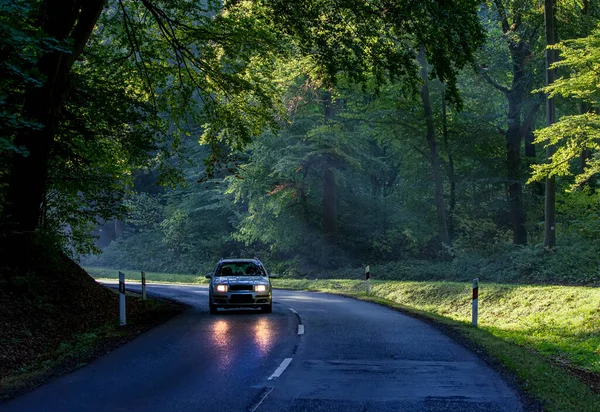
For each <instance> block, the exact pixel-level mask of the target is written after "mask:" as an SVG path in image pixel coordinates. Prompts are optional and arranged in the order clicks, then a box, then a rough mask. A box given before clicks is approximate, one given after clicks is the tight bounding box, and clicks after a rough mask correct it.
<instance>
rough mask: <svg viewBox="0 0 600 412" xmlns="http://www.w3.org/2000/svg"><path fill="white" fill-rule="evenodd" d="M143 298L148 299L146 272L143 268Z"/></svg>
mask: <svg viewBox="0 0 600 412" xmlns="http://www.w3.org/2000/svg"><path fill="white" fill-rule="evenodd" d="M142 300H146V272H144V271H143V270H142Z"/></svg>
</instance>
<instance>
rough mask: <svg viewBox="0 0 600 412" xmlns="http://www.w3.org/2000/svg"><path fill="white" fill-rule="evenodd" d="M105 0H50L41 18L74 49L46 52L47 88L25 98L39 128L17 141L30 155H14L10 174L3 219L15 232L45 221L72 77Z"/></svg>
mask: <svg viewBox="0 0 600 412" xmlns="http://www.w3.org/2000/svg"><path fill="white" fill-rule="evenodd" d="M104 3H105V0H89V1H81V0H80V1H76V0H46V1H45V2H44V3H43V5H42V9H41V13H40V23H41V28H42V29H43V31H44V32H45V33H46V34H47V35H48V36H50V37H52V38H54V39H56V40H58V41H64V40H68V41H70V42H71V52H70V53H65V52H61V51H50V52H46V53H45V54H42V55H41V57H40V58H39V60H38V62H37V64H36V70H37V71H38V72H39V73H40V74H41V75H42V76H43V78H44V79H45V81H44V83H43V84H42V86H41V87H34V86H28V87H27V89H26V92H25V96H24V100H23V118H24V119H26V120H28V121H30V122H34V123H37V124H39V125H40V126H41V127H40V128H39V129H27V130H23V131H21V132H19V133H18V134H17V136H16V138H15V145H16V146H19V147H21V148H23V149H25V150H26V151H27V152H28V155H27V156H21V155H15V156H13V157H12V159H11V169H10V177H9V181H8V190H7V193H6V199H5V201H6V202H5V206H4V208H3V216H2V221H3V223H5V224H6V225H7V228H8V229H9V230H11V231H19V232H33V231H34V230H35V229H37V227H38V225H39V223H40V217H41V210H42V204H43V202H44V196H45V193H46V185H47V178H48V165H49V158H50V150H51V146H52V143H53V141H54V137H55V134H56V127H57V124H58V121H59V117H60V112H61V109H62V107H63V104H64V100H65V95H66V93H67V86H68V77H69V73H70V71H71V68H72V66H73V64H74V62H75V61H76V60H77V58H78V57H79V55H80V54H81V51H82V50H83V47H84V46H85V44H86V43H87V40H88V39H89V36H90V35H91V33H92V30H93V29H94V26H95V24H96V21H97V20H98V18H99V17H100V13H101V12H102V8H103V6H104Z"/></svg>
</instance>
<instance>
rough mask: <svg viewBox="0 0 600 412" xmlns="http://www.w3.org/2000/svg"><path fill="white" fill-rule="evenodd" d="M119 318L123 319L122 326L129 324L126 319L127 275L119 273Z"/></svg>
mask: <svg viewBox="0 0 600 412" xmlns="http://www.w3.org/2000/svg"><path fill="white" fill-rule="evenodd" d="M119 317H120V319H121V326H125V325H126V324H127V322H126V319H125V274H124V273H123V272H119Z"/></svg>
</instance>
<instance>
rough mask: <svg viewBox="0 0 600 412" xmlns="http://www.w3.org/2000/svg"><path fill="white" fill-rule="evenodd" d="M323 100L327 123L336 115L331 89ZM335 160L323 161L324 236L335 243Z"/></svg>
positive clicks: (329, 158)
mask: <svg viewBox="0 0 600 412" xmlns="http://www.w3.org/2000/svg"><path fill="white" fill-rule="evenodd" d="M321 97H322V101H323V115H324V120H325V123H326V124H327V123H328V122H330V121H331V120H332V119H333V117H334V116H335V106H334V104H333V100H332V97H331V91H329V90H324V91H323V92H322V94H321ZM333 161H334V159H332V158H331V156H327V157H326V158H325V160H324V163H323V236H324V240H325V242H326V243H328V244H333V243H335V234H336V231H337V199H336V194H335V190H336V187H335V177H334V175H333V164H332V163H333Z"/></svg>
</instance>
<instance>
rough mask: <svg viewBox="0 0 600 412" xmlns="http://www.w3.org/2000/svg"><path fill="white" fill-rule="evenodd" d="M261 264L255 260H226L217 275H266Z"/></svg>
mask: <svg viewBox="0 0 600 412" xmlns="http://www.w3.org/2000/svg"><path fill="white" fill-rule="evenodd" d="M264 275H265V273H264V271H263V270H262V268H261V267H260V266H258V265H257V264H256V263H254V262H226V263H223V264H221V266H220V267H219V269H218V270H217V276H264Z"/></svg>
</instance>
